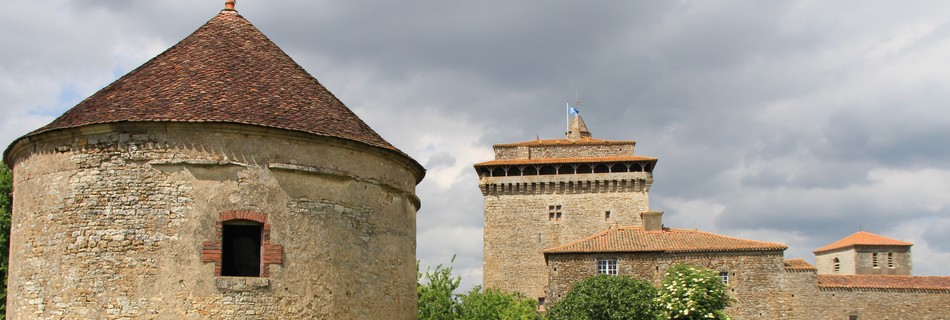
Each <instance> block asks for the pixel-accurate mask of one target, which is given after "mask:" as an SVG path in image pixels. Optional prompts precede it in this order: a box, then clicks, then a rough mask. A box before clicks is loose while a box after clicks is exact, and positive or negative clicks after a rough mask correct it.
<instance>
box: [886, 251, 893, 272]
mask: <svg viewBox="0 0 950 320" xmlns="http://www.w3.org/2000/svg"><path fill="white" fill-rule="evenodd" d="M887 267H888V268H891V269H894V253H893V252H888V253H887Z"/></svg>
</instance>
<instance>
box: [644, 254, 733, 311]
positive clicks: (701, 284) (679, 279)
mask: <svg viewBox="0 0 950 320" xmlns="http://www.w3.org/2000/svg"><path fill="white" fill-rule="evenodd" d="M656 302H657V305H658V306H659V308H660V309H661V310H663V312H664V313H665V314H666V315H667V316H664V317H663V319H729V316H727V315H726V314H725V313H724V312H723V310H724V309H726V307H728V306H729V303H730V302H731V298H730V297H729V292H728V288H727V286H726V284H724V283H722V279H721V278H719V274H718V273H717V272H715V271H713V270H709V269H706V268H702V267H696V266H691V265H686V264H678V265H675V266H673V267H672V268H670V269H669V270H668V271H667V272H666V277H665V278H664V279H663V282H662V283H661V284H660V289H659V294H658V296H657V298H656Z"/></svg>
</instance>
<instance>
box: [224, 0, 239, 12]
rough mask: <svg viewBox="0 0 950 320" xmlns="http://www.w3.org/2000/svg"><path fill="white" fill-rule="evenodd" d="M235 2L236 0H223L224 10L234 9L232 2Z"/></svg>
mask: <svg viewBox="0 0 950 320" xmlns="http://www.w3.org/2000/svg"><path fill="white" fill-rule="evenodd" d="M235 2H237V1H235V0H225V1H224V10H231V11H233V10H234V4H235Z"/></svg>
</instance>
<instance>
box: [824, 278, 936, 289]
mask: <svg viewBox="0 0 950 320" xmlns="http://www.w3.org/2000/svg"><path fill="white" fill-rule="evenodd" d="M818 286H819V287H821V288H852V289H920V290H950V277H947V276H942V277H941V276H892V275H832V274H820V275H818Z"/></svg>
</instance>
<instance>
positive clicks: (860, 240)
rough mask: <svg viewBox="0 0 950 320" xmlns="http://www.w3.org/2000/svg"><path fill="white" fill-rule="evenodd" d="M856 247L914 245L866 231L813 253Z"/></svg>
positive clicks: (856, 233)
mask: <svg viewBox="0 0 950 320" xmlns="http://www.w3.org/2000/svg"><path fill="white" fill-rule="evenodd" d="M855 245H867V246H912V245H914V244H913V243H910V242H904V241H900V240H894V239H891V238H888V237H884V236H879V235H876V234H873V233H870V232H866V231H858V232H855V233H854V234H852V235H850V236H847V237H844V238H842V239H841V240H838V241H835V242H832V243H831V244H829V245H826V246H824V247H821V248H818V249H816V250H815V251H813V252H814V253H815V254H820V253H823V252H827V251H831V250H836V249H842V248H848V247H852V246H855Z"/></svg>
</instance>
